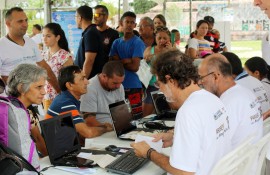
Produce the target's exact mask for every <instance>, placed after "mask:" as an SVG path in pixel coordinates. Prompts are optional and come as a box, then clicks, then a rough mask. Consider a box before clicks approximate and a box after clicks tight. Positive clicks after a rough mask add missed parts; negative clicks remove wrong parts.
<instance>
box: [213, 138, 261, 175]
mask: <svg viewBox="0 0 270 175" xmlns="http://www.w3.org/2000/svg"><path fill="white" fill-rule="evenodd" d="M253 139H254V136H253V137H249V138H248V139H247V140H246V141H245V142H243V143H242V144H240V145H239V146H238V147H236V148H235V149H234V150H233V151H231V152H229V153H228V154H226V155H225V156H224V157H223V158H222V159H221V160H219V161H218V163H217V164H216V165H215V166H214V168H213V169H212V171H211V173H210V175H248V174H249V173H250V172H249V171H250V167H251V165H252V163H253V160H252V159H254V157H256V156H255V153H256V149H255V147H253V146H252V142H253Z"/></svg>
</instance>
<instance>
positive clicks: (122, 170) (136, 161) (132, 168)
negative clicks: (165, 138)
mask: <svg viewBox="0 0 270 175" xmlns="http://www.w3.org/2000/svg"><path fill="white" fill-rule="evenodd" d="M148 161H149V160H148V159H145V158H141V157H137V156H136V155H135V153H134V151H133V150H129V151H128V152H126V153H125V154H123V155H121V156H120V157H119V158H117V159H116V160H115V161H113V162H112V163H111V164H109V165H107V166H106V167H105V168H106V169H107V170H108V171H111V172H114V173H118V174H125V175H131V174H133V173H134V172H136V171H137V170H138V169H140V168H141V167H142V166H143V165H144V164H145V163H147V162H148Z"/></svg>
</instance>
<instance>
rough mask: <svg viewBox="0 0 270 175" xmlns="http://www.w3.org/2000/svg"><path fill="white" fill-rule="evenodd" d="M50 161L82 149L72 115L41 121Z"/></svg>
mask: <svg viewBox="0 0 270 175" xmlns="http://www.w3.org/2000/svg"><path fill="white" fill-rule="evenodd" d="M40 126H41V129H42V134H43V136H44V140H45V143H46V146H47V151H48V154H49V157H50V160H56V159H58V158H61V157H62V156H64V155H66V154H69V153H72V152H74V151H78V150H80V149H81V146H80V143H79V140H78V136H77V132H76V128H75V126H74V124H73V119H72V116H71V114H70V113H68V114H65V115H61V116H56V117H54V118H51V119H47V120H43V121H40Z"/></svg>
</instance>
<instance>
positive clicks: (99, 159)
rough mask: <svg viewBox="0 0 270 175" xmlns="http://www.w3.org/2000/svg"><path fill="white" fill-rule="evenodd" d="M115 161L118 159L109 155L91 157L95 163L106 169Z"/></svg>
mask: <svg viewBox="0 0 270 175" xmlns="http://www.w3.org/2000/svg"><path fill="white" fill-rule="evenodd" d="M115 159H116V157H113V156H111V155H109V154H103V155H92V156H91V160H93V161H94V163H96V164H98V165H99V166H100V167H101V168H105V167H106V166H107V165H109V164H110V163H112V162H113V161H114V160H115Z"/></svg>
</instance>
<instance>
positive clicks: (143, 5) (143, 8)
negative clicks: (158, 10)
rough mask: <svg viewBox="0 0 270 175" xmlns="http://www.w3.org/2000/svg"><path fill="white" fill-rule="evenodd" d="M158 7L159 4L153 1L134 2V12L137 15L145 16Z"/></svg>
mask: <svg viewBox="0 0 270 175" xmlns="http://www.w3.org/2000/svg"><path fill="white" fill-rule="evenodd" d="M156 5H157V3H156V2H154V1H151V0H134V3H133V6H134V11H135V13H136V14H144V13H146V12H148V11H149V9H151V8H153V7H155V6H156Z"/></svg>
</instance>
